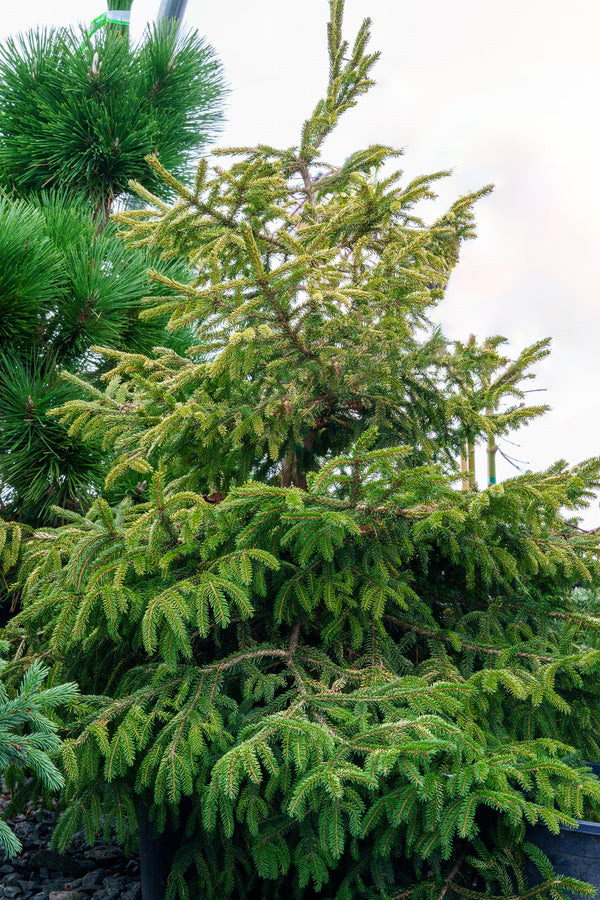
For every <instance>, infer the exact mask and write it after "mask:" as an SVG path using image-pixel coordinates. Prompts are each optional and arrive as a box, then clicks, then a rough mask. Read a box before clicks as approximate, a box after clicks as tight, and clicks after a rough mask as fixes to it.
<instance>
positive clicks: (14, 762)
mask: <svg viewBox="0 0 600 900" xmlns="http://www.w3.org/2000/svg"><path fill="white" fill-rule="evenodd" d="M8 647H9V645H8V643H7V642H6V641H2V643H1V644H0V650H1V651H2V653H3V654H5V653H6V652H7V650H8ZM5 666H6V662H5V661H2V663H1V664H0V671H2V670H3V669H4V668H5ZM47 674H48V670H47V669H46V668H44V666H43V665H42V664H41V662H40V661H39V660H36V661H35V662H34V663H33V664H32V665H31V666H30V667H29V668H28V670H27V671H26V673H25V675H24V676H23V679H22V681H21V684H20V685H19V688H18V690H17V691H15V692H13V693H12V695H11V694H9V692H8V691H7V689H6V687H5V686H4V684H3V683H2V682H1V681H0V772H1V773H2V775H3V776H9V775H10V774H13V773H14V770H15V769H16V770H17V772H18V773H22V772H23V771H25V772H29V773H30V774H35V775H36V776H37V777H38V778H39V779H40V781H41V783H42V784H43V785H44V787H46V788H49V789H51V790H53V791H56V790H58V789H59V788H60V787H62V785H63V784H64V779H63V776H62V775H61V773H60V771H59V770H58V768H57V767H56V764H55V762H56V757H57V756H58V754H59V750H60V746H61V741H60V739H59V737H58V734H57V731H58V723H57V721H56V719H55V718H52V715H53V710H54V709H56V708H57V707H60V706H66V705H68V704H70V703H72V702H73V701H74V700H75V699H76V698H77V688H76V686H75V685H74V684H61V685H56V686H55V687H44V680H45V678H46V675H47ZM0 846H2V848H3V849H4V850H5V851H6V852H7V853H8V854H9V855H10V856H16V855H17V853H19V852H20V850H21V842H20V841H19V839H18V838H17V836H16V835H15V834H14V833H13V832H12V831H11V829H10V828H9V826H8V825H7V824H6V822H5V821H4V819H0Z"/></svg>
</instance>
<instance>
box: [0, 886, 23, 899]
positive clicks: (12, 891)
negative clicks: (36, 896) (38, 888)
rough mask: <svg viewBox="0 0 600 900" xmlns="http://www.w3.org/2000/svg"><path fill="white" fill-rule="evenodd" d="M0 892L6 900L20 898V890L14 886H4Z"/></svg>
mask: <svg viewBox="0 0 600 900" xmlns="http://www.w3.org/2000/svg"><path fill="white" fill-rule="evenodd" d="M1 890H2V895H3V896H4V897H6V900H14V898H16V897H20V896H21V893H22V891H21V888H20V887H17V885H16V884H5V885H4V887H3V888H2V889H1Z"/></svg>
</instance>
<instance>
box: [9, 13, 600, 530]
mask: <svg viewBox="0 0 600 900" xmlns="http://www.w3.org/2000/svg"><path fill="white" fill-rule="evenodd" d="M158 6H159V0H135V2H134V4H133V10H132V31H133V34H134V35H139V34H140V33H141V31H142V30H143V27H144V24H145V23H146V22H147V21H148V20H152V19H153V18H154V17H155V16H156V13H157V10H158ZM104 9H105V2H104V0H53V2H52V3H48V2H47V0H46V2H44V3H41V2H38V0H20V2H19V3H15V4H11V7H10V9H8V10H7V9H3V11H2V19H1V20H0V39H2V38H4V37H6V36H7V35H8V34H15V33H16V32H18V31H23V30H27V29H29V28H33V27H36V26H37V25H69V24H76V23H78V22H83V23H88V22H89V21H91V19H92V18H94V17H95V16H97V15H98V14H100V13H101V12H103V11H104ZM327 14H328V3H327V0H296V2H294V0H219V2H214V0H213V2H207V0H202V2H201V0H188V9H187V13H186V23H187V24H189V25H192V26H194V27H197V28H199V29H200V31H201V32H202V33H203V34H205V35H206V36H207V38H208V39H209V41H210V42H211V43H212V44H213V45H214V47H215V49H216V50H217V52H218V53H219V55H220V57H221V59H222V61H223V64H224V67H225V70H226V74H227V78H228V81H229V83H230V86H231V95H230V98H229V108H228V124H227V126H226V130H225V132H224V134H223V136H222V139H221V142H220V143H222V144H227V145H240V144H243V145H248V144H254V143H257V142H262V143H268V144H275V145H278V146H288V145H290V144H294V143H296V142H297V137H298V133H299V126H300V124H301V122H302V121H303V119H304V118H305V117H306V116H307V115H308V114H309V113H310V111H311V109H312V107H313V105H314V102H315V101H316V100H317V99H318V97H319V96H320V95H321V92H322V90H323V85H324V84H325V81H326V74H327V58H326V44H325V25H326V21H327ZM365 16H370V17H371V18H372V19H373V29H372V32H373V38H372V48H373V49H378V50H381V52H382V58H381V60H380V62H379V64H378V66H377V69H376V71H375V78H376V80H377V82H378V83H377V86H376V87H375V88H374V89H373V90H372V91H371V93H370V94H369V95H368V97H367V98H365V99H364V100H363V101H362V103H361V105H360V106H359V107H358V108H357V109H355V110H353V111H351V112H350V113H348V114H347V116H346V118H345V120H344V122H343V125H342V126H341V127H340V129H339V131H338V132H337V134H336V135H335V136H334V138H332V140H331V141H330V143H329V144H328V145H327V148H326V154H325V155H326V157H327V158H328V161H330V162H332V163H334V164H335V163H340V162H342V161H343V160H344V158H345V157H346V156H347V155H348V154H349V153H350V152H352V151H354V150H356V149H358V148H360V147H363V146H366V145H367V144H370V143H386V144H392V145H394V146H397V147H403V148H404V150H405V157H404V160H403V163H402V164H403V167H404V170H405V172H406V175H407V178H410V177H413V176H415V175H417V174H424V173H426V172H433V171H437V170H439V169H448V168H451V169H452V170H453V172H454V175H453V177H452V178H451V179H449V180H448V182H447V183H445V184H444V185H442V186H441V188H440V202H443V203H444V204H446V205H447V204H449V203H450V202H452V200H453V199H455V198H456V197H457V196H458V195H460V194H462V193H465V192H467V191H470V190H473V189H476V188H478V187H480V186H482V185H484V184H487V183H489V182H493V183H494V184H495V186H496V188H495V192H494V193H493V195H492V196H491V197H488V198H486V199H485V200H483V201H482V202H481V203H480V205H479V208H478V223H479V225H478V232H479V238H478V240H477V241H476V242H471V243H469V244H468V245H467V246H466V247H465V249H464V250H463V254H462V258H461V262H460V264H459V266H458V268H457V270H456V272H455V274H454V275H453V278H452V281H451V284H450V288H449V290H448V294H447V297H446V299H445V301H444V302H443V304H442V305H441V306H440V307H439V309H438V319H439V321H440V322H441V323H442V325H443V326H444V328H445V330H446V332H447V333H448V334H449V335H450V337H453V338H461V339H466V338H467V337H468V335H469V334H470V333H471V332H474V333H475V334H477V336H478V337H483V336H485V335H486V334H497V333H500V334H503V335H505V336H506V337H508V338H509V339H510V340H511V341H512V342H513V345H514V347H515V348H520V347H521V346H523V345H524V344H527V343H532V342H533V341H535V340H537V339H538V338H540V337H544V336H547V335H550V336H552V338H553V354H552V357H551V358H550V360H549V361H547V362H545V363H544V364H543V366H542V367H540V370H539V376H538V379H537V382H536V383H535V384H534V385H532V386H534V387H540V388H544V389H545V393H544V394H535V395H533V397H532V400H537V401H539V400H542V401H544V402H547V403H549V404H550V406H551V407H552V412H551V413H549V414H548V415H547V416H546V417H545V419H543V420H539V421H538V422H537V423H534V424H533V425H531V426H530V427H529V428H528V429H527V430H526V431H523V432H521V433H520V434H519V435H517V436H516V437H515V440H516V441H517V442H518V444H519V446H518V447H511V446H509V445H503V449H504V450H505V451H506V452H508V453H511V454H513V455H514V456H515V457H517V458H519V459H520V460H523V461H525V463H526V466H525V467H526V468H534V469H541V468H544V467H546V466H548V465H550V464H551V463H552V462H553V461H555V460H556V459H558V458H565V459H567V460H568V461H569V462H571V463H574V462H577V461H579V460H581V459H583V458H585V457H588V456H594V455H597V454H600V379H599V377H598V375H599V371H600V361H599V360H600V354H599V353H598V351H597V342H598V335H597V331H598V319H599V313H598V310H599V308H600V285H599V281H600V279H599V278H598V275H597V273H596V265H597V260H598V257H599V251H598V248H599V246H600V215H599V210H600V178H599V176H598V162H597V159H598V148H599V143H600V142H599V137H600V125H599V116H598V96H599V95H600V66H599V62H598V58H599V57H598V35H599V34H600V5H598V3H597V2H595V0H570V3H569V4H568V9H567V4H565V3H562V2H561V3H559V2H558V0H503V3H502V4H499V3H493V4H492V3H486V2H481V0H452V2H451V3H449V2H448V0H347V2H346V31H347V34H348V36H349V37H352V36H353V34H354V31H355V29H356V27H357V26H358V24H359V23H360V21H361V20H362V19H363V18H364V17H365ZM479 465H480V471H479V472H478V478H479V480H480V483H481V482H482V481H483V480H484V477H485V473H484V471H483V466H482V464H481V463H480V464H479ZM498 470H499V476H500V477H507V476H510V475H511V474H513V473H514V470H512V469H511V468H510V467H509V466H508V465H507V464H506V463H505V462H504V461H503V460H499V465H498ZM586 524H587V525H588V526H589V527H592V526H596V525H600V510H599V509H598V504H597V503H596V504H595V506H594V508H593V509H592V510H591V511H590V513H589V514H588V515H587V516H586Z"/></svg>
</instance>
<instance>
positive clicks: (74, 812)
mask: <svg viewBox="0 0 600 900" xmlns="http://www.w3.org/2000/svg"><path fill="white" fill-rule="evenodd" d="M330 8H331V21H330V24H329V28H328V46H329V61H330V68H329V73H330V74H329V83H328V87H327V92H326V95H325V97H324V98H323V99H322V100H321V101H320V102H319V103H318V104H317V106H316V108H315V110H314V112H313V114H312V115H311V116H310V118H309V119H308V120H307V121H306V122H305V124H304V126H303V128H302V132H301V136H300V141H299V143H298V145H297V146H295V147H291V148H287V149H284V150H278V149H276V148H273V147H269V146H259V147H257V148H244V147H241V148H234V149H233V150H229V151H222V152H221V154H220V157H219V156H217V161H216V163H215V164H214V165H212V166H209V164H208V162H207V161H202V162H201V163H200V165H199V167H198V171H197V177H196V181H195V184H194V186H193V187H191V188H190V187H187V186H186V185H185V184H183V183H181V182H180V181H179V180H178V179H177V177H176V176H175V175H174V174H173V173H170V172H169V171H167V170H166V169H165V168H164V167H163V166H162V165H161V164H160V162H159V161H158V160H156V159H154V158H151V159H150V163H151V165H152V168H153V171H154V172H155V173H156V176H157V178H159V177H160V178H162V179H164V182H165V184H166V185H167V186H168V188H169V189H170V190H171V191H172V192H173V193H174V195H175V198H176V199H175V202H174V203H172V204H169V203H165V202H164V201H163V200H162V199H161V198H160V197H159V196H155V195H153V194H152V193H151V192H150V191H149V190H148V189H147V188H145V187H142V186H141V185H139V186H138V193H139V195H140V196H141V197H142V198H143V199H144V201H145V202H146V203H147V204H148V207H149V208H148V209H144V210H132V211H130V212H124V213H122V214H121V215H120V216H119V220H120V222H121V226H122V228H123V230H124V233H125V236H126V238H127V240H128V242H129V246H130V248H131V250H132V252H133V251H134V250H140V249H145V248H147V249H148V250H149V252H152V253H155V254H163V256H164V257H165V258H167V259H172V260H179V261H181V262H182V264H185V266H186V267H187V268H188V270H189V271H191V272H192V273H193V274H192V277H191V278H190V279H188V280H177V279H176V278H174V277H170V276H169V275H165V274H164V273H163V272H161V271H160V269H159V267H157V269H156V271H155V272H154V276H153V277H154V280H155V283H156V285H157V286H158V288H159V289H160V293H159V294H158V295H157V296H154V297H153V299H152V300H151V302H150V303H149V304H148V306H147V307H146V309H145V310H144V312H143V316H144V319H145V321H153V319H154V317H156V318H158V320H159V321H160V318H161V317H163V316H167V315H168V316H170V327H171V328H172V329H173V332H174V333H175V334H176V333H177V331H178V329H180V328H192V329H193V330H194V332H195V346H194V347H193V348H192V349H191V350H190V351H189V353H187V354H185V355H184V354H181V353H178V352H177V351H176V350H174V349H172V348H166V347H165V348H157V349H156V350H155V351H154V352H153V353H151V354H144V353H142V352H131V351H129V352H128V351H124V350H122V349H119V348H114V349H104V350H103V351H102V356H103V358H104V359H105V360H106V365H107V371H106V373H105V375H104V379H105V383H104V385H103V387H102V388H99V387H91V386H89V385H88V384H86V382H85V380H84V379H81V378H80V377H78V376H76V375H75V374H72V373H71V374H69V375H68V376H67V384H68V385H73V386H74V387H75V388H76V389H77V390H80V391H81V392H84V393H86V395H87V398H86V399H85V400H82V399H73V400H68V401H66V402H65V403H64V404H63V406H62V408H61V410H60V411H59V413H58V417H59V421H60V422H61V423H62V424H63V425H64V426H65V427H68V428H69V433H70V434H73V435H76V436H78V437H79V438H81V439H82V440H84V439H85V440H88V441H90V442H101V443H102V447H103V449H104V451H105V452H106V453H109V454H111V455H112V457H113V460H114V463H113V466H112V469H111V472H110V474H109V476H108V478H107V481H106V484H105V491H106V492H107V493H106V495H105V496H103V497H98V499H97V500H95V502H94V503H93V504H92V506H91V508H90V509H89V511H87V512H86V513H85V514H84V515H81V514H79V513H78V512H76V511H70V510H68V509H67V510H64V509H63V510H60V511H59V512H58V513H57V514H58V515H59V516H60V517H61V519H62V521H63V523H64V524H62V525H61V526H60V527H58V528H56V529H46V530H44V531H38V532H37V533H36V534H35V536H34V540H30V541H28V542H26V547H25V560H24V564H23V567H22V571H21V585H22V589H23V592H24V598H25V600H24V602H25V608H24V610H23V612H22V613H21V614H20V616H19V617H18V620H17V622H16V623H15V624H14V627H15V628H16V627H18V628H19V629H22V632H19V635H20V639H22V638H23V637H25V638H26V640H27V644H28V651H27V653H28V654H31V655H35V654H36V653H37V652H39V651H43V652H45V653H46V654H49V655H50V656H51V658H52V660H53V665H54V673H53V674H54V677H55V678H56V679H63V680H71V679H73V678H77V680H78V681H79V683H80V686H81V689H82V691H83V693H84V694H85V697H86V700H85V702H86V704H87V711H86V713H83V714H81V715H80V716H78V717H76V718H74V719H73V721H72V723H71V725H70V735H69V739H68V740H67V742H66V745H65V748H64V755H63V762H64V768H65V773H66V779H67V784H66V789H65V802H66V809H65V812H64V814H63V816H62V818H61V821H60V823H59V826H58V828H57V832H56V835H55V839H56V841H57V843H58V844H59V845H60V846H63V847H64V846H66V845H68V843H69V841H70V839H71V838H72V836H73V834H74V833H75V832H76V831H78V830H79V829H81V828H83V829H84V830H85V833H86V835H87V837H88V840H92V839H93V837H94V835H95V834H96V833H97V832H98V830H99V829H101V828H105V829H106V828H110V827H111V826H112V827H113V828H114V830H115V833H116V836H117V838H118V839H119V840H120V841H122V842H124V843H126V844H127V843H128V842H129V843H131V842H133V841H134V840H135V827H134V823H135V820H136V817H137V816H138V815H139V816H144V815H145V813H146V811H147V812H148V813H149V815H150V818H151V819H152V820H153V821H154V823H155V828H156V831H157V833H158V834H159V835H162V836H164V841H165V843H166V842H167V837H166V835H167V833H168V832H169V830H170V829H175V828H178V827H182V828H183V829H184V831H185V840H184V841H183V843H182V844H181V846H180V847H179V849H178V850H177V852H176V854H175V858H174V860H173V868H172V872H171V877H170V879H169V882H168V887H167V891H166V896H167V898H168V900H175V898H180V900H184V898H192V897H193V898H200V897H207V898H214V900H216V898H226V897H231V896H236V897H241V898H244V897H257V896H260V897H261V898H265V900H269V898H276V897H281V896H283V895H284V894H286V893H287V894H288V895H290V896H294V897H298V898H299V897H302V898H310V897H313V896H316V895H319V896H323V897H327V898H336V900H350V898H358V897H365V898H373V897H379V898H391V897H393V898H397V900H400V898H414V900H426V898H427V900H429V898H431V900H435V898H437V900H443V898H446V900H459V898H471V900H477V898H484V897H486V898H501V897H506V898H508V897H510V898H514V900H516V898H523V900H524V898H539V900H542V898H551V897H552V898H557V897H558V898H561V897H563V898H565V897H567V896H568V892H569V891H572V890H576V889H577V888H579V887H581V885H580V884H578V883H576V882H574V881H573V880H572V879H569V878H566V877H562V876H557V875H556V874H555V873H554V872H553V871H552V867H551V866H550V864H549V863H548V860H547V859H546V858H545V857H544V856H543V854H542V853H541V852H540V851H539V850H538V849H537V848H536V847H535V846H534V845H533V844H532V843H531V842H529V841H527V840H526V827H527V825H528V824H529V823H535V822H542V823H544V824H545V825H546V826H547V827H548V828H549V829H551V830H553V831H557V830H558V828H559V826H560V824H561V823H567V824H573V823H574V820H575V818H576V817H580V816H582V814H583V813H584V812H585V813H586V814H592V813H593V811H594V810H596V811H597V810H598V807H599V804H600V784H599V782H598V780H597V779H596V778H595V777H594V776H593V775H592V774H591V772H590V771H589V770H587V769H586V767H585V764H584V762H583V761H584V760H585V759H591V758H598V753H599V752H600V745H599V741H598V730H597V728H596V724H597V722H598V720H599V715H600V702H599V701H600V698H599V694H598V689H597V682H598V668H599V666H600V648H599V646H598V634H599V630H600V615H599V613H600V609H598V603H597V601H596V600H595V596H596V595H595V592H594V588H595V587H596V586H597V585H598V583H599V578H600V567H599V563H598V536H597V535H596V534H587V533H585V532H583V531H581V530H580V529H578V528H577V527H576V524H575V521H573V520H569V519H566V518H565V517H564V515H563V513H562V512H561V510H567V515H569V514H572V513H574V512H576V511H577V510H578V509H580V508H582V507H584V506H585V505H586V503H587V502H588V501H589V498H590V496H591V492H592V489H593V487H594V486H595V485H596V483H597V481H598V476H599V472H600V462H599V461H598V460H589V461H586V462H584V463H582V464H581V465H578V466H575V467H573V468H569V467H568V466H567V465H566V464H565V463H562V462H558V463H557V464H556V465H554V466H553V467H551V468H550V469H548V470H547V471H545V472H542V473H533V472H527V473H525V474H523V475H520V476H518V477H515V478H512V479H509V480H507V481H505V482H503V483H502V484H492V485H489V486H488V487H487V489H483V490H477V488H476V485H475V484H474V479H473V478H468V479H467V483H466V484H465V483H464V480H463V473H462V472H461V455H462V454H463V451H464V445H465V442H467V443H468V442H471V443H474V442H476V441H478V440H487V439H488V438H490V437H491V436H492V437H493V436H498V435H501V434H506V433H510V432H511V431H513V430H515V429H516V428H518V427H520V426H522V425H524V424H526V423H527V422H528V421H529V420H530V419H531V418H533V417H534V416H536V415H539V414H541V413H542V412H543V408H542V407H529V406H526V405H524V404H525V399H526V398H525V394H524V387H523V383H524V379H526V378H528V377H530V375H531V373H530V366H531V365H532V364H534V363H535V362H536V361H537V360H538V359H540V358H541V357H542V356H543V355H545V353H546V352H547V345H546V342H544V341H542V342H539V343H537V344H534V345H533V346H532V347H529V348H526V349H525V350H524V351H523V352H522V353H521V354H520V355H519V356H518V357H517V359H515V360H513V361H511V360H509V359H508V358H507V357H506V356H505V355H504V354H503V353H502V352H501V351H502V339H501V338H498V337H492V338H489V339H488V340H487V341H485V342H484V344H483V345H478V344H477V343H476V342H475V343H474V342H471V341H466V342H465V343H464V344H461V343H455V344H451V343H449V342H448V341H446V340H445V338H444V337H443V335H442V334H441V332H440V331H439V329H437V328H435V326H434V325H433V324H432V321H431V317H432V313H433V311H434V309H435V306H436V304H437V303H438V302H439V301H440V300H441V299H442V297H443V295H444V290H445V288H446V285H447V283H448V278H449V276H450V274H451V271H452V269H453V267H454V265H455V264H456V261H457V259H458V253H459V250H460V246H461V244H462V242H463V241H464V240H466V239H468V238H470V237H472V236H473V233H474V232H473V205H474V203H475V201H476V200H477V199H478V197H480V196H481V195H482V194H483V193H485V191H479V192H477V193H475V194H472V195H470V196H467V197H464V198H461V199H459V200H458V201H457V202H456V203H455V204H453V205H452V207H451V208H450V210H449V211H448V212H447V213H446V214H444V215H442V216H441V217H440V218H439V219H437V220H436V221H435V222H433V223H432V224H429V225H428V224H426V223H425V222H423V221H422V220H421V219H420V218H419V217H418V215H417V212H416V209H415V208H416V206H417V204H418V202H419V201H420V200H423V199H425V198H428V197H431V196H432V193H433V190H434V187H435V182H436V180H437V179H438V178H439V177H441V176H442V175H443V174H444V173H438V174H436V175H434V176H430V177H423V178H419V179H416V180H414V181H412V182H411V183H409V184H404V183H403V181H402V177H401V173H391V174H388V167H387V166H386V164H387V163H388V162H389V161H390V160H393V159H394V158H395V157H396V156H397V155H398V153H397V152H396V151H394V150H393V149H391V148H388V147H384V146H381V145H372V146H370V147H368V148H367V149H366V150H361V151H357V152H354V153H352V154H351V155H350V156H349V157H348V158H347V159H346V160H345V162H343V163H342V164H341V165H340V166H337V167H336V166H330V165H328V164H326V163H325V162H323V161H322V159H321V155H320V154H321V149H322V145H323V143H324V141H325V139H326V138H327V136H328V135H329V133H330V132H331V131H332V129H333V128H334V127H335V126H336V124H337V122H338V120H339V119H340V117H341V116H342V115H343V114H344V113H346V112H347V111H348V110H349V109H350V108H351V107H352V106H354V104H355V103H356V102H357V100H358V99H359V98H360V96H361V95H363V94H364V93H365V92H366V91H367V90H368V89H369V88H370V86H371V84H372V79H371V70H372V68H373V65H374V63H375V62H376V58H377V54H373V53H370V52H369V51H368V48H367V43H368V37H369V23H368V21H366V22H365V23H364V24H363V25H362V27H361V28H360V30H359V32H358V35H357V37H356V40H355V42H354V44H353V45H349V44H348V43H347V42H346V41H345V40H344V39H343V36H342V14H343V2H342V0H331V3H330ZM220 160H224V163H223V162H220ZM97 352H98V353H100V351H99V350H98V351H97ZM132 477H133V478H136V479H140V481H141V482H145V483H146V484H147V486H148V491H147V494H145V495H143V496H140V495H139V492H138V493H136V492H135V490H128V489H127V486H128V485H130V484H131V478H132ZM119 489H121V496H122V499H121V500H120V502H118V503H115V502H111V500H110V492H111V491H116V490H119ZM569 511H570V512H569ZM11 528H12V531H11ZM6 530H7V534H8V532H9V531H10V532H11V538H12V541H13V544H14V545H15V546H16V545H18V541H19V535H18V534H17V533H16V532H15V529H14V527H13V526H6ZM11 546H12V544H11ZM11 552H13V553H14V552H15V551H14V549H13V550H11ZM582 584H585V585H589V586H590V587H591V588H592V590H590V591H588V592H582V591H578V592H577V591H575V592H574V588H575V587H577V586H578V585H582ZM28 658H29V656H28ZM136 797H137V798H141V800H139V801H136ZM136 802H137V805H136ZM527 860H531V861H532V862H533V864H534V865H535V866H536V867H537V869H538V870H539V873H540V880H539V882H538V883H537V884H536V885H533V886H528V885H527V878H526V874H525V872H526V866H527Z"/></svg>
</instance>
